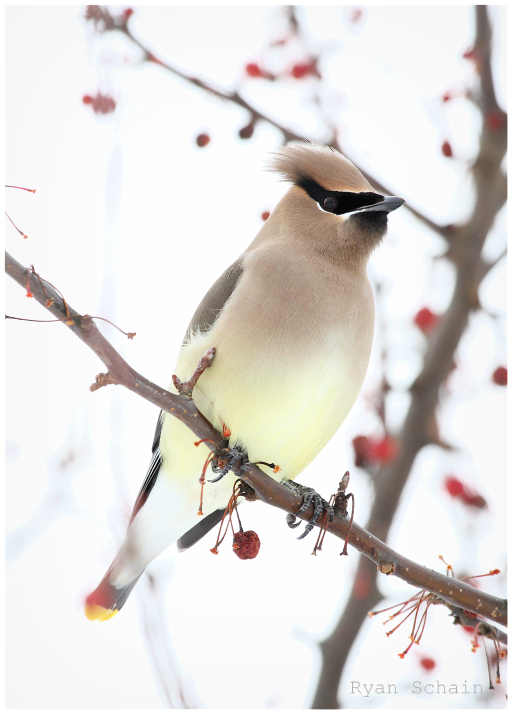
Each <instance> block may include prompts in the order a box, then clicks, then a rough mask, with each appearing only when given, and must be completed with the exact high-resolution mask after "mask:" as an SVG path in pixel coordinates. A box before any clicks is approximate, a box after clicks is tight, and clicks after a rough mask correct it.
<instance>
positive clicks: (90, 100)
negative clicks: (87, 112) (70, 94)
mask: <svg viewBox="0 0 513 715" xmlns="http://www.w3.org/2000/svg"><path fill="white" fill-rule="evenodd" d="M82 102H83V103H84V104H92V103H93V98H92V97H91V95H90V94H84V96H83V97H82Z"/></svg>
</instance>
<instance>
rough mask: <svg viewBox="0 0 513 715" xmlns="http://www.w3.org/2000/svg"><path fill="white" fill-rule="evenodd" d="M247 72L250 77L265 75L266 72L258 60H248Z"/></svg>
mask: <svg viewBox="0 0 513 715" xmlns="http://www.w3.org/2000/svg"><path fill="white" fill-rule="evenodd" d="M246 74H247V75H248V77H263V76H264V73H263V72H262V70H261V69H260V66H259V65H257V63H256V62H248V64H247V65H246Z"/></svg>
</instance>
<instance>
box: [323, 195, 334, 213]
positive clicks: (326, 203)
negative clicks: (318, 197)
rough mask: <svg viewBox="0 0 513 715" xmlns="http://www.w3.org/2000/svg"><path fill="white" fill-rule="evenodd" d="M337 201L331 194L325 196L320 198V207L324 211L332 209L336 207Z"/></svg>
mask: <svg viewBox="0 0 513 715" xmlns="http://www.w3.org/2000/svg"><path fill="white" fill-rule="evenodd" d="M337 203H338V201H337V199H335V198H334V197H333V196H326V198H325V199H323V200H322V208H323V209H324V210H325V211H334V210H335V209H336V208H337Z"/></svg>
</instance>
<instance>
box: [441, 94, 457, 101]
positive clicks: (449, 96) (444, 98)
mask: <svg viewBox="0 0 513 715" xmlns="http://www.w3.org/2000/svg"><path fill="white" fill-rule="evenodd" d="M451 99H454V94H453V93H452V92H445V94H443V95H442V102H450V101H451Z"/></svg>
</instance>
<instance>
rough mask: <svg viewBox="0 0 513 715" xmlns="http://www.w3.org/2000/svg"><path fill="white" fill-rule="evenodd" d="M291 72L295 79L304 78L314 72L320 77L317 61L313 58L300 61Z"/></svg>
mask: <svg viewBox="0 0 513 715" xmlns="http://www.w3.org/2000/svg"><path fill="white" fill-rule="evenodd" d="M290 74H291V75H292V77H294V79H302V78H303V77H306V76H307V75H309V74H313V75H315V76H317V77H320V74H319V70H318V69H317V61H316V60H311V61H310V62H298V64H297V65H294V66H293V67H292V70H291V71H290Z"/></svg>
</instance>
